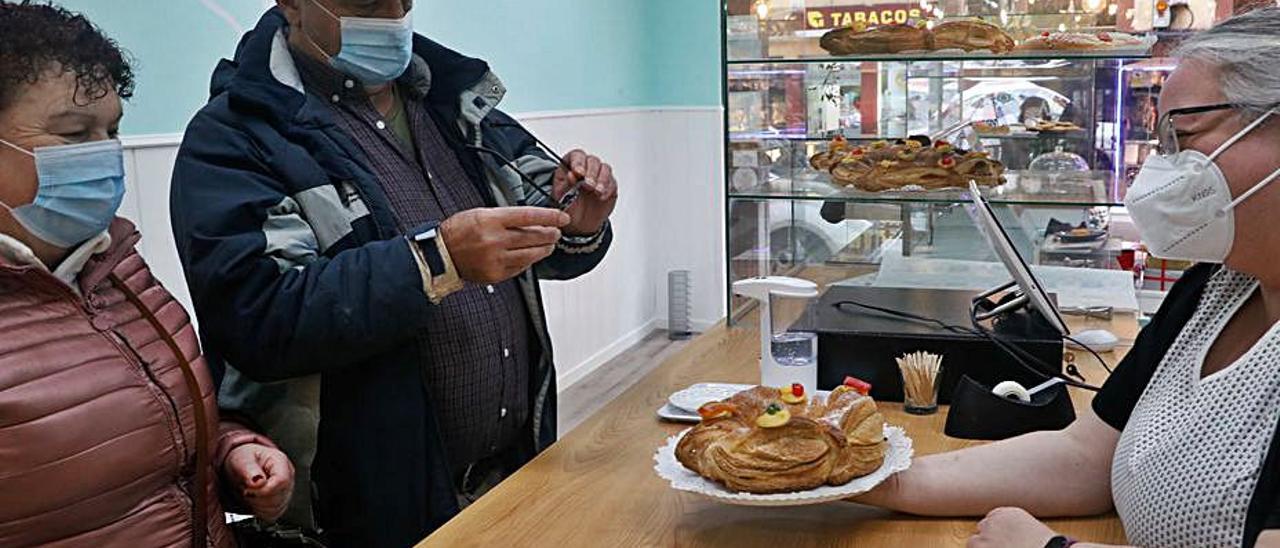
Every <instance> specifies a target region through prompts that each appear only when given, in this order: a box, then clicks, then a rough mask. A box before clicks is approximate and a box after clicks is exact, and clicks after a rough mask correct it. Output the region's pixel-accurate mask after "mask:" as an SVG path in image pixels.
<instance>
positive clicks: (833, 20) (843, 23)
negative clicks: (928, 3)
mask: <svg viewBox="0 0 1280 548" xmlns="http://www.w3.org/2000/svg"><path fill="white" fill-rule="evenodd" d="M924 17H927V16H926V15H925V13H924V11H923V10H921V9H920V5H919V4H881V5H878V6H849V7H826V8H806V9H805V10H804V20H805V26H807V27H808V28H809V29H812V30H826V29H836V28H842V27H852V26H855V25H867V26H875V25H889V24H894V23H897V24H899V25H903V24H906V23H907V21H913V20H920V19H922V18H924Z"/></svg>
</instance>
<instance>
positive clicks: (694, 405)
mask: <svg viewBox="0 0 1280 548" xmlns="http://www.w3.org/2000/svg"><path fill="white" fill-rule="evenodd" d="M749 388H751V385H749V384H727V383H721V382H701V383H698V384H695V385H693V386H690V387H688V388H686V389H684V390H681V391H679V392H676V393H674V394H672V395H671V397H669V398H667V403H669V404H670V405H671V406H673V407H676V408H678V409H683V410H684V411H688V412H690V413H693V414H694V416H697V414H698V408H699V407H702V406H703V405H706V404H708V403H711V402H713V401H720V400H723V399H728V398H729V397H731V396H733V395H734V394H737V393H738V392H741V391H743V390H747V389H749Z"/></svg>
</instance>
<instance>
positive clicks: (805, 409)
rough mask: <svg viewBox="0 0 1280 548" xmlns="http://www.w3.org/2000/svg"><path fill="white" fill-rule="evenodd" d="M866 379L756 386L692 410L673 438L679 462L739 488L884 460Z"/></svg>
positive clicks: (833, 477) (797, 481)
mask: <svg viewBox="0 0 1280 548" xmlns="http://www.w3.org/2000/svg"><path fill="white" fill-rule="evenodd" d="M869 391H870V386H869V385H867V384H866V383H863V382H862V381H858V380H857V379H852V378H850V379H847V380H846V384H845V385H843V386H839V387H837V388H836V389H835V390H833V391H832V392H831V395H830V396H828V397H826V398H821V397H817V396H808V395H806V394H805V393H804V389H803V387H801V386H800V385H798V384H797V385H794V386H792V387H789V388H786V389H778V388H771V387H765V386H758V387H755V388H752V389H750V390H746V391H743V392H739V393H738V394H736V395H734V396H733V397H731V398H729V399H727V400H723V401H719V402H713V403H708V404H706V405H704V406H702V408H701V409H699V410H698V413H699V414H700V415H701V416H702V422H701V423H700V424H698V425H697V426H695V427H693V429H692V430H690V431H689V432H688V433H687V434H685V436H684V437H683V438H681V439H680V442H679V443H678V444H677V445H676V459H677V460H679V461H680V463H681V464H683V465H684V466H685V467H686V468H688V469H690V470H692V471H694V472H696V473H698V474H699V475H701V476H703V477H705V478H707V479H710V480H712V481H715V482H718V483H720V484H722V485H724V486H725V487H728V488H729V489H733V490H735V491H739V492H747V493H759V494H764V493H785V492H795V491H804V490H808V489H813V488H816V487H820V486H823V485H844V484H846V483H849V482H850V481H853V479H854V478H858V477H861V476H865V475H867V474H870V473H872V472H874V471H876V470H877V469H879V468H880V465H881V464H883V463H884V456H885V451H886V449H887V448H888V442H887V441H886V439H885V437H884V425H885V422H884V417H883V416H882V415H881V414H880V412H879V411H878V410H877V409H876V404H875V401H873V400H872V399H871V398H870V397H868V396H867V393H868V392H869Z"/></svg>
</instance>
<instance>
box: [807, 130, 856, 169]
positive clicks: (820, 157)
mask: <svg viewBox="0 0 1280 548" xmlns="http://www.w3.org/2000/svg"><path fill="white" fill-rule="evenodd" d="M848 153H849V141H847V140H845V138H844V136H843V135H836V136H835V138H834V139H832V140H831V144H830V145H828V146H827V150H825V151H823V152H819V153H817V154H814V155H813V156H811V157H810V158H809V165H811V166H813V169H816V170H818V171H831V168H833V167H836V164H837V163H839V162H840V160H841V159H843V158H844V157H845V155H847V154H848Z"/></svg>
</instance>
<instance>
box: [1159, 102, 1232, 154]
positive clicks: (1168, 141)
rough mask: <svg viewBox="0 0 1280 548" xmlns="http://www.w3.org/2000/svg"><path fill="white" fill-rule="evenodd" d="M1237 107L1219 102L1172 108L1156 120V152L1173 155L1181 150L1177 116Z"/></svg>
mask: <svg viewBox="0 0 1280 548" xmlns="http://www.w3.org/2000/svg"><path fill="white" fill-rule="evenodd" d="M1233 108H1236V105H1233V104H1229V103H1219V104H1216V105H1204V106H1199V107H1184V108H1175V109H1171V110H1169V111H1167V112H1165V113H1164V114H1162V115H1160V120H1159V121H1158V122H1156V140H1157V143H1158V144H1157V145H1156V152H1157V153H1159V154H1160V155H1161V156H1172V155H1174V154H1177V153H1178V151H1179V150H1180V145H1179V144H1178V126H1177V124H1175V123H1174V118H1175V117H1177V116H1189V115H1192V114H1204V113H1206V112H1215V111H1219V110H1229V109H1233Z"/></svg>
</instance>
